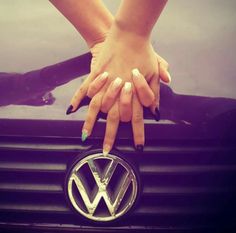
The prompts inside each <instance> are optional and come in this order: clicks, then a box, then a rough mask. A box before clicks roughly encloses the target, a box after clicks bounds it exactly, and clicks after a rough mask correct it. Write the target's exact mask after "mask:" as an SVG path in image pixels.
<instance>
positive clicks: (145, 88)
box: [132, 69, 154, 107]
mask: <svg viewBox="0 0 236 233" xmlns="http://www.w3.org/2000/svg"><path fill="white" fill-rule="evenodd" d="M132 74H133V75H132V77H133V82H134V86H135V89H136V91H137V94H138V97H139V100H140V102H141V103H142V105H144V106H145V107H149V106H150V105H151V104H152V103H153V101H154V94H153V92H152V90H151V89H150V88H149V85H148V83H147V81H146V80H145V78H144V77H143V75H142V74H141V73H140V72H139V70H138V69H133V70H132Z"/></svg>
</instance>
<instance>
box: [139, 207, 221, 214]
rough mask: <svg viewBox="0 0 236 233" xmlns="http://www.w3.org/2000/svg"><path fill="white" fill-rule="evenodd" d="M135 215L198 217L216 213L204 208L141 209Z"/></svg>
mask: <svg viewBox="0 0 236 233" xmlns="http://www.w3.org/2000/svg"><path fill="white" fill-rule="evenodd" d="M135 214H137V215H146V214H147V215H179V214H181V215H189V214H190V215H198V214H217V211H216V210H214V209H211V210H210V209H206V208H204V207H202V208H199V207H192V208H183V207H179V208H178V207H152V206H149V207H141V208H138V209H137V210H136V211H135Z"/></svg>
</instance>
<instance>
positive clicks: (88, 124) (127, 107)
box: [82, 70, 159, 155]
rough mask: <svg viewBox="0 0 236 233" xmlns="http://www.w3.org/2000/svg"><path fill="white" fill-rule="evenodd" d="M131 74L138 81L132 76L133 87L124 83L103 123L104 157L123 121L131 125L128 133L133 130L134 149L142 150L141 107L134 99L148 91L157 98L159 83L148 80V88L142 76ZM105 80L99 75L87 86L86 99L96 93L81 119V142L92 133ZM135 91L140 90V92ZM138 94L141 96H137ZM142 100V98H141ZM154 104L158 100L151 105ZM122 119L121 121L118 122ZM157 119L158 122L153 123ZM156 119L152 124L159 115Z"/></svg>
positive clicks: (105, 75)
mask: <svg viewBox="0 0 236 233" xmlns="http://www.w3.org/2000/svg"><path fill="white" fill-rule="evenodd" d="M133 73H138V77H135V75H134V74H133V83H134V85H132V84H131V82H126V83H125V84H124V86H123V87H122V89H121V91H120V95H119V99H117V100H116V101H115V103H114V104H113V106H112V107H111V109H110V110H109V111H108V114H107V123H106V134H105V138H104V143H103V149H104V154H105V155H106V154H107V153H108V152H109V151H110V149H111V148H112V146H113V144H114V141H115V136H116V133H117V129H118V126H119V122H120V121H123V122H126V121H130V119H131V121H132V129H133V138H134V144H135V147H136V149H138V150H142V149H143V145H144V141H145V135H144V121H143V106H142V104H141V103H140V101H139V99H138V95H140V94H141V95H143V93H145V92H150V91H151V90H150V87H151V88H152V90H153V93H155V94H156V95H157V96H159V95H158V93H159V82H158V80H157V79H156V80H154V79H152V82H151V83H150V87H149V86H148V85H147V82H146V80H145V78H144V77H143V75H142V74H140V73H139V71H138V70H136V71H134V72H133ZM107 78H108V73H107V72H104V73H103V74H102V75H100V76H98V77H97V78H96V79H95V80H94V81H93V82H92V83H91V84H90V87H89V89H88V95H93V93H97V92H98V93H97V94H95V95H94V97H93V98H92V100H91V102H90V104H89V108H88V112H87V116H86V119H85V123H84V125H83V129H82V140H83V141H84V140H86V138H87V137H88V136H89V135H90V134H91V133H92V129H93V127H94V124H95V122H96V118H97V114H98V112H99V111H100V108H101V102H102V95H101V92H99V91H98V89H99V88H100V89H101V88H102V87H103V86H104V85H105V81H106V79H107ZM139 87H142V88H141V89H140V88H139ZM140 90H141V91H142V93H139V92H140ZM144 97H145V96H144ZM156 102H158V99H157V100H156V101H155V102H154V105H155V103H156ZM155 106H156V105H155ZM122 117H124V118H122ZM157 117H158V119H157ZM157 117H156V120H159V115H158V116H157Z"/></svg>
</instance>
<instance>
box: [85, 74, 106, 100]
mask: <svg viewBox="0 0 236 233" xmlns="http://www.w3.org/2000/svg"><path fill="white" fill-rule="evenodd" d="M107 78H108V72H104V73H103V74H101V75H99V76H98V77H97V78H95V79H94V80H93V81H92V82H91V83H90V85H89V87H88V91H87V96H88V97H90V98H93V96H95V94H97V92H98V91H99V90H100V89H101V88H102V86H103V85H104V84H105V83H106V80H107Z"/></svg>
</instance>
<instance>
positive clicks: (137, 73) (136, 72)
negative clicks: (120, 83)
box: [132, 68, 140, 78]
mask: <svg viewBox="0 0 236 233" xmlns="http://www.w3.org/2000/svg"><path fill="white" fill-rule="evenodd" d="M132 74H133V76H134V77H136V78H138V77H139V75H140V72H139V70H138V69H137V68H135V69H133V70H132Z"/></svg>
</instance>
